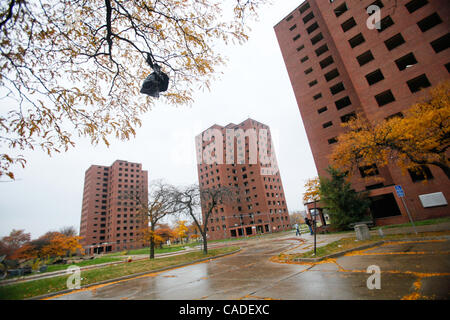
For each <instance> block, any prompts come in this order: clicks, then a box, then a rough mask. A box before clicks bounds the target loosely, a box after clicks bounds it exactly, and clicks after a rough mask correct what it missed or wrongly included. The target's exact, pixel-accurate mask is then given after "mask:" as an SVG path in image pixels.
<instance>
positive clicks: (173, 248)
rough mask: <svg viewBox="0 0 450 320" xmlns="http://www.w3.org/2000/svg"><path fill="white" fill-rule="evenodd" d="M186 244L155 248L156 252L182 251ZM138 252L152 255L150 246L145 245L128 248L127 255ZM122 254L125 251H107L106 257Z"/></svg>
mask: <svg viewBox="0 0 450 320" xmlns="http://www.w3.org/2000/svg"><path fill="white" fill-rule="evenodd" d="M185 246H187V245H175V246H170V247H162V248H155V254H159V253H168V252H177V251H181V250H184V248H183V247H185ZM137 254H148V255H150V248H149V247H145V248H141V249H133V250H128V251H127V253H126V254H125V255H137ZM122 255H124V254H123V251H119V252H114V253H107V254H105V255H104V256H105V257H114V256H122Z"/></svg>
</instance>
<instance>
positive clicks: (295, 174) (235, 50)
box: [0, 0, 317, 238]
mask: <svg viewBox="0 0 450 320" xmlns="http://www.w3.org/2000/svg"><path fill="white" fill-rule="evenodd" d="M274 2H275V1H274ZM301 2H302V0H283V1H276V2H275V3H276V4H274V5H271V6H267V7H265V8H263V10H262V11H261V13H260V18H259V21H257V22H254V23H253V24H252V32H251V33H250V40H249V42H248V43H246V44H245V45H243V46H236V47H229V48H228V50H229V51H228V52H227V56H228V58H229V61H228V64H227V67H226V68H224V69H223V72H224V74H223V75H222V76H221V77H220V79H219V80H217V81H216V82H214V83H213V85H212V86H211V91H205V92H198V93H197V94H196V96H195V97H194V98H195V102H194V103H193V104H192V106H190V107H189V106H182V107H171V106H166V105H164V104H161V103H160V102H157V103H156V105H155V107H154V108H153V110H152V111H150V112H149V113H147V114H145V115H144V116H143V117H142V119H143V125H142V127H141V128H139V129H138V130H137V135H136V138H134V139H132V140H130V141H119V140H112V139H111V145H110V147H109V148H107V147H105V146H103V145H99V146H92V145H91V144H90V143H89V139H87V138H78V139H77V140H76V142H77V145H76V147H75V148H74V149H71V150H69V151H68V152H66V153H63V154H57V155H54V156H52V157H51V158H49V157H48V156H47V155H46V154H44V153H43V152H41V151H33V152H25V153H24V155H25V156H26V158H27V160H28V164H27V166H26V168H25V169H24V170H22V169H18V170H17V171H16V172H15V175H16V179H17V180H16V181H15V182H5V183H0V195H1V196H0V219H1V223H0V237H1V236H5V235H7V234H9V232H10V231H11V230H12V229H13V228H15V229H25V230H26V231H27V232H31V235H32V237H33V238H36V237H38V236H40V235H42V234H44V233H45V232H47V231H49V230H58V229H59V228H61V227H63V226H75V227H76V228H77V229H79V224H80V217H81V203H82V194H83V183H84V173H85V171H86V170H87V169H88V168H89V166H90V165H92V164H98V165H111V164H112V163H113V162H114V161H115V160H117V159H121V160H128V161H134V162H140V163H142V164H143V169H145V170H148V172H149V180H155V179H165V180H166V181H167V182H169V183H172V184H175V185H187V184H192V183H197V182H198V180H197V167H196V158H195V136H196V135H198V134H199V133H200V132H202V131H203V130H205V129H206V128H208V127H210V126H211V125H213V124H214V123H217V124H219V125H226V124H228V123H230V122H233V123H240V122H242V121H244V120H245V119H247V118H248V117H250V118H252V119H255V120H257V121H259V122H262V123H264V124H266V125H268V126H269V127H270V129H271V132H272V136H273V138H274V144H275V151H276V155H277V160H278V165H279V168H280V174H281V178H282V181H283V186H284V190H285V194H286V201H287V205H288V209H289V211H290V212H292V211H294V210H298V209H303V204H302V201H301V198H302V193H303V190H304V188H303V185H304V183H305V181H306V179H308V178H311V177H314V176H316V175H317V171H316V167H315V165H314V161H313V158H312V154H311V150H310V147H309V144H308V141H307V138H306V133H305V129H304V127H303V123H302V120H301V117H300V113H299V111H298V107H297V103H296V101H295V97H294V93H293V90H292V87H291V84H290V82H289V77H288V75H287V71H286V67H285V65H284V62H283V58H282V56H281V52H280V49H279V47H278V42H277V40H276V36H275V32H274V30H273V26H274V25H275V24H276V23H277V22H278V21H280V20H281V19H282V18H284V17H285V16H286V15H287V14H288V13H290V12H291V11H292V10H294V9H295V8H296V7H297V6H298V5H299V4H300V3H301Z"/></svg>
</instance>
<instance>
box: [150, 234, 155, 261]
mask: <svg viewBox="0 0 450 320" xmlns="http://www.w3.org/2000/svg"><path fill="white" fill-rule="evenodd" d="M154 258H155V241H154V240H153V239H152V240H150V259H154Z"/></svg>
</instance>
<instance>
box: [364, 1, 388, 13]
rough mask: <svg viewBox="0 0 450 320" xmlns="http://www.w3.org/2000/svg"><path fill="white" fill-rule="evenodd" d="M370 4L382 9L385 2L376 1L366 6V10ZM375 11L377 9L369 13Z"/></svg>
mask: <svg viewBox="0 0 450 320" xmlns="http://www.w3.org/2000/svg"><path fill="white" fill-rule="evenodd" d="M370 6H377V7H378V8H380V9H381V8H383V7H384V4H383V2H381V0H377V1H374V2H372V3H371V4H369V5H368V6H367V7H366V12H367V8H368V7H370ZM374 13H375V11H373V12H371V13H370V14H369V15H372V14H374Z"/></svg>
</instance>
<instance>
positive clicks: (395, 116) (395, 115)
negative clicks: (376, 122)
mask: <svg viewBox="0 0 450 320" xmlns="http://www.w3.org/2000/svg"><path fill="white" fill-rule="evenodd" d="M394 118H403V113H401V112H397V113H394V114H391V115H390V116H389V117H386V118H385V119H386V120H391V119H394Z"/></svg>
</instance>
